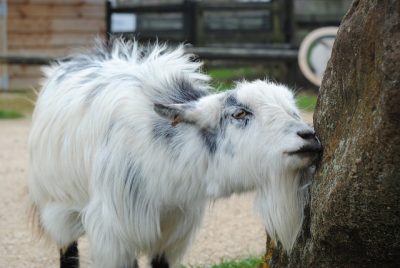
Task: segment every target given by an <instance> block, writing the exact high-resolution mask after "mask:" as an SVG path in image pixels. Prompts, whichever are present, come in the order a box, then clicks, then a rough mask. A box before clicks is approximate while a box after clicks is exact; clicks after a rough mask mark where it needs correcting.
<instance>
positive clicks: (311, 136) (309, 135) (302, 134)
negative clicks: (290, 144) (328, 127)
mask: <svg viewBox="0 0 400 268" xmlns="http://www.w3.org/2000/svg"><path fill="white" fill-rule="evenodd" d="M297 135H298V136H300V137H301V138H303V139H305V140H311V139H314V138H315V132H314V131H310V130H306V131H299V132H297Z"/></svg>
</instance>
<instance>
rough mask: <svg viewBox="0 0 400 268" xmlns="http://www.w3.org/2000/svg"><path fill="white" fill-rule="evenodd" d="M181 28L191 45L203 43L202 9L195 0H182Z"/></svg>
mask: <svg viewBox="0 0 400 268" xmlns="http://www.w3.org/2000/svg"><path fill="white" fill-rule="evenodd" d="M183 5H184V8H183V10H184V13H183V29H184V32H185V39H186V41H187V42H188V43H190V44H192V45H193V46H199V45H201V44H202V43H203V29H204V24H203V11H202V7H201V3H200V2H199V1H197V0H185V1H184V2H183Z"/></svg>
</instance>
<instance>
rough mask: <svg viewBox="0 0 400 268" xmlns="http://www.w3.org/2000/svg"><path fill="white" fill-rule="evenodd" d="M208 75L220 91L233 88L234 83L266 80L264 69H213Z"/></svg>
mask: <svg viewBox="0 0 400 268" xmlns="http://www.w3.org/2000/svg"><path fill="white" fill-rule="evenodd" d="M207 73H208V74H209V75H210V76H211V78H212V83H213V86H214V87H215V88H216V89H217V90H218V91H225V90H227V89H231V88H233V85H234V81H240V80H243V79H247V80H253V79H257V78H264V77H265V76H266V74H265V70H264V69H263V68H259V67H258V68H257V67H256V68H252V67H243V68H211V69H209V70H208V71H207Z"/></svg>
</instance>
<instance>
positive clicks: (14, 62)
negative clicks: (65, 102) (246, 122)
mask: <svg viewBox="0 0 400 268" xmlns="http://www.w3.org/2000/svg"><path fill="white" fill-rule="evenodd" d="M350 4H351V0H259V1H250V0H237V1H227V0H224V1H222V0H214V1H211V0H208V1H207V0H204V1H200V0H147V1H145V0H113V1H104V0H8V1H7V0H0V92H1V95H0V98H1V101H0V109H1V110H16V112H22V113H26V112H29V109H30V108H31V107H30V108H29V103H28V104H26V105H25V106H26V107H24V105H23V104H22V103H19V102H18V101H16V102H17V103H16V104H15V106H16V107H12V106H13V102H15V100H13V101H11V100H10V99H12V97H13V96H12V95H10V94H11V93H19V94H26V95H27V96H26V97H27V98H28V99H31V100H32V99H34V95H30V94H32V89H38V82H39V80H40V77H41V71H40V67H41V66H42V65H45V64H47V63H48V62H50V61H51V60H54V59H56V58H59V57H65V56H67V55H68V54H70V53H73V52H77V51H82V50H84V48H85V47H90V46H91V45H92V44H93V39H94V38H95V37H100V38H101V39H104V40H107V39H109V38H110V37H112V36H120V35H122V36H124V37H126V38H135V39H136V40H139V41H141V42H148V41H154V40H159V41H165V42H168V43H169V44H171V45H174V44H177V43H182V42H184V43H187V44H191V47H188V50H189V51H190V52H192V53H195V54H196V55H198V57H199V59H201V60H203V61H205V71H206V72H208V73H209V74H210V75H211V76H212V77H213V84H214V86H215V87H216V88H218V90H224V89H227V88H230V87H231V86H232V82H233V81H235V80H241V79H244V78H245V79H249V80H251V79H256V78H265V77H269V78H270V79H272V80H275V81H278V82H282V83H286V84H289V85H290V86H291V87H292V88H294V89H295V90H296V91H297V92H300V93H304V92H305V93H308V95H310V94H311V95H314V96H315V94H316V93H317V91H318V86H319V83H320V79H321V77H322V74H323V70H324V68H325V65H326V62H327V61H328V59H329V56H330V49H331V47H332V44H333V40H334V36H335V33H334V32H333V33H331V32H328V33H325V35H324V33H322V35H319V36H316V37H314V38H312V40H308V43H307V44H306V46H307V47H306V48H304V49H303V52H302V54H304V55H303V56H301V55H299V51H300V50H299V48H300V46H301V44H302V43H303V42H304V41H305V39H306V38H307V36H308V35H310V33H312V32H313V31H314V30H316V29H320V28H321V27H328V26H338V25H339V24H340V21H341V19H342V17H343V15H344V14H345V12H346V11H347V9H348V8H349V6H350ZM301 57H302V58H303V59H301ZM301 61H303V64H302V63H301ZM299 62H300V65H299ZM302 65H303V66H302ZM307 69H308V70H307ZM310 76H311V78H310ZM312 76H315V77H312ZM5 93H7V94H5ZM306 95H307V94H306ZM20 101H21V100H20ZM301 101H305V102H306V104H305V105H306V107H305V108H307V109H309V110H310V109H312V108H313V102H315V97H311V100H309V101H308V100H301ZM301 101H300V102H301ZM7 103H8V104H7ZM7 105H8V107H7Z"/></svg>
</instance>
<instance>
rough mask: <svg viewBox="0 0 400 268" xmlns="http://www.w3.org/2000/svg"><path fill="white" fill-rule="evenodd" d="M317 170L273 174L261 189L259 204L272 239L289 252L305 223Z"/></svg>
mask: <svg viewBox="0 0 400 268" xmlns="http://www.w3.org/2000/svg"><path fill="white" fill-rule="evenodd" d="M313 170H314V168H313V167H308V168H305V169H303V170H299V171H297V172H295V171H293V172H285V170H277V171H275V174H269V176H270V177H269V178H268V182H267V184H265V185H264V186H263V187H261V188H259V189H257V195H256V199H255V205H256V207H257V209H258V210H259V213H260V214H261V217H262V220H263V222H264V224H265V227H266V230H267V233H268V235H269V236H270V237H272V239H274V240H278V241H280V242H281V244H282V246H283V248H284V249H285V250H286V252H288V253H289V252H290V251H291V250H292V248H293V245H294V243H295V242H296V239H297V236H298V234H299V232H300V229H301V226H302V223H303V218H304V207H305V205H306V204H307V202H308V200H309V190H308V188H309V187H308V186H309V184H310V179H311V177H312V174H313Z"/></svg>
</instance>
